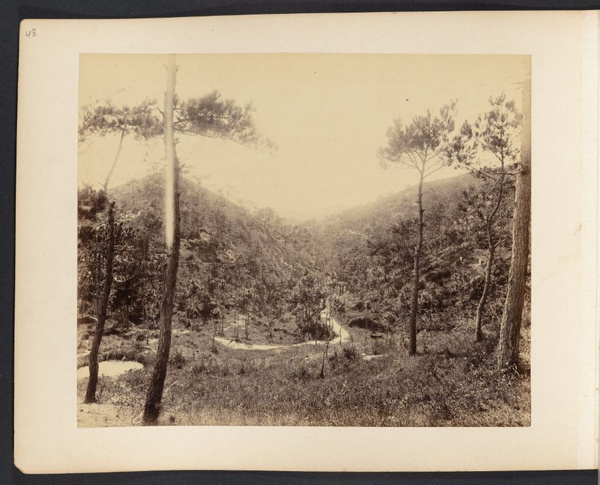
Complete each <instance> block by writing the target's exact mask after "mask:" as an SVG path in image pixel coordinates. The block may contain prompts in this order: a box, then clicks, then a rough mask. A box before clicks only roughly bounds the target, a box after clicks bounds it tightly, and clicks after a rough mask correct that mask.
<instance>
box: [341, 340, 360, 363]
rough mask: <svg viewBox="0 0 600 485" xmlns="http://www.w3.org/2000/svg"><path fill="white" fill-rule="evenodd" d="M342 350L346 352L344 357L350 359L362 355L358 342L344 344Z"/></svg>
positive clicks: (355, 358)
mask: <svg viewBox="0 0 600 485" xmlns="http://www.w3.org/2000/svg"><path fill="white" fill-rule="evenodd" d="M342 352H343V353H344V357H346V359H348V360H358V359H359V357H360V351H359V350H358V347H357V346H356V344H353V343H350V344H346V345H344V348H343V349H342Z"/></svg>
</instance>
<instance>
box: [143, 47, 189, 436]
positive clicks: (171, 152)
mask: <svg viewBox="0 0 600 485" xmlns="http://www.w3.org/2000/svg"><path fill="white" fill-rule="evenodd" d="M176 74H177V68H176V65H175V55H174V54H172V55H170V56H169V61H168V65H167V90H166V92H165V109H164V117H165V152H166V156H167V176H166V184H165V209H166V222H167V224H166V226H167V227H166V246H167V268H166V270H165V286H164V295H163V300H162V303H161V307H160V336H159V340H158V350H157V355H156V364H155V365H154V372H153V373H152V381H151V383H150V388H149V389H148V394H147V396H146V405H145V408H144V416H143V418H142V422H143V424H145V425H154V424H156V422H157V421H158V416H159V414H160V404H161V401H162V394H163V388H164V384H165V378H166V376H167V364H168V361H169V351H170V349H171V319H172V318H173V302H174V299H175V285H176V283H177V268H178V266H179V244H180V232H179V226H180V220H179V163H178V160H177V154H176V153H175V138H174V133H173V99H174V96H175V78H176ZM171 184H172V185H171ZM169 185H171V186H169ZM169 199H170V200H169ZM169 222H171V224H169ZM170 225H171V227H169V226H170ZM171 231H172V232H171Z"/></svg>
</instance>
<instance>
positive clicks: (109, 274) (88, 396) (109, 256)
mask: <svg viewBox="0 0 600 485" xmlns="http://www.w3.org/2000/svg"><path fill="white" fill-rule="evenodd" d="M114 255H115V213H114V202H111V203H109V204H108V241H107V242H106V273H105V275H104V286H103V288H102V299H101V301H100V306H99V308H98V321H97V322H96V331H95V332H94V340H93V341H92V349H91V350H90V355H89V358H88V359H89V370H90V380H89V381H88V386H87V391H86V393H85V399H84V400H83V402H84V403H86V404H89V403H93V402H96V387H97V386H98V351H99V350H100V343H101V342H102V335H103V334H104V324H105V322H106V314H107V311H108V299H109V298H110V290H111V288H112V280H113V259H114Z"/></svg>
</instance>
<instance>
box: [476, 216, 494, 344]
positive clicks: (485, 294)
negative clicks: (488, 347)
mask: <svg viewBox="0 0 600 485" xmlns="http://www.w3.org/2000/svg"><path fill="white" fill-rule="evenodd" d="M494 253H495V248H494V244H493V243H492V240H491V229H490V228H489V227H488V260H487V265H486V268H485V282H484V284H483V292H482V293H481V298H480V299H479V304H478V305H477V317H476V320H475V341H476V342H481V336H482V335H481V322H482V320H483V311H484V309H485V303H486V301H487V297H488V295H489V293H490V285H491V283H492V266H493V264H494Z"/></svg>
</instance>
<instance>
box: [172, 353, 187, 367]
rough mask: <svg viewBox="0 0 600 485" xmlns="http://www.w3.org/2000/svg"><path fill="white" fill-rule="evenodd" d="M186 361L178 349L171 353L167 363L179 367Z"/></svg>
mask: <svg viewBox="0 0 600 485" xmlns="http://www.w3.org/2000/svg"><path fill="white" fill-rule="evenodd" d="M186 362H187V359H186V358H185V357H184V355H183V354H182V353H181V350H180V349H177V350H175V352H173V354H171V358H170V359H169V365H172V366H173V367H176V368H177V369H181V368H182V367H183V366H184V365H185V364H186Z"/></svg>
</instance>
